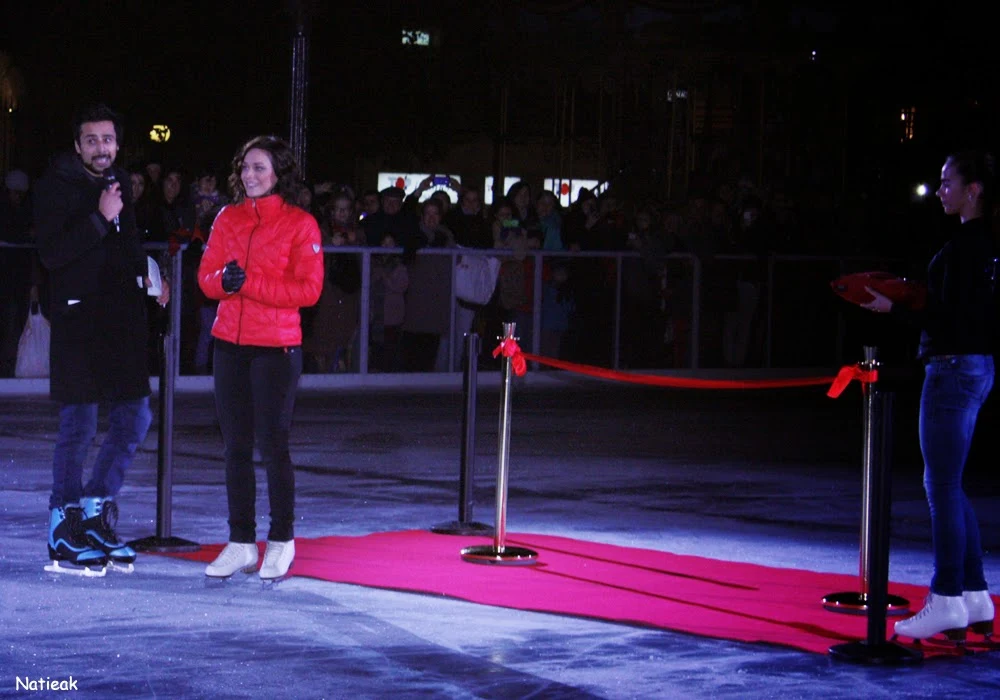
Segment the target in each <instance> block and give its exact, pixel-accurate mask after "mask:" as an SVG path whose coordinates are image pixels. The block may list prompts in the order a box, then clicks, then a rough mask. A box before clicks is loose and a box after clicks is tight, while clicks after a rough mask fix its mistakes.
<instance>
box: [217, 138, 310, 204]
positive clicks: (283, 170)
mask: <svg viewBox="0 0 1000 700" xmlns="http://www.w3.org/2000/svg"><path fill="white" fill-rule="evenodd" d="M255 148H259V149H260V150H262V151H266V152H267V154H268V156H269V157H270V159H271V167H272V168H273V169H274V174H275V175H276V176H277V178H278V181H277V182H276V183H275V185H274V189H273V190H271V194H280V195H281V198H282V199H284V200H285V201H286V202H288V203H289V204H295V203H296V201H297V195H298V187H299V182H300V177H299V166H298V163H296V162H295V155H294V154H293V153H292V149H291V148H290V147H289V146H288V144H287V143H286V142H285V141H284V140H282V139H279V138H278V137H277V136H257V137H255V138H252V139H250V140H249V141H247V142H246V143H245V144H243V145H242V146H241V147H240V149H239V150H238V151H236V155H235V156H234V157H233V172H232V174H231V175H230V176H229V191H230V193H231V194H232V195H233V201H234V202H237V203H238V202H242V201H243V200H244V199H246V197H247V191H246V188H244V187H243V180H242V178H241V177H240V174H241V172H242V170H243V160H244V159H245V158H246V155H247V153H249V152H250V151H252V150H253V149H255Z"/></svg>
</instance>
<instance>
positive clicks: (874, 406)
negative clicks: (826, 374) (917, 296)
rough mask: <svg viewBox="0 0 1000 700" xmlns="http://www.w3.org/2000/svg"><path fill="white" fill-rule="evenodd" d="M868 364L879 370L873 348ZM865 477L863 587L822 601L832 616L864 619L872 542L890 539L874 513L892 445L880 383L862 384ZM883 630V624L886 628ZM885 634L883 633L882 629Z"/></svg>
mask: <svg viewBox="0 0 1000 700" xmlns="http://www.w3.org/2000/svg"><path fill="white" fill-rule="evenodd" d="M864 352H865V361H864V364H863V365H862V369H864V370H865V371H867V372H871V371H874V370H877V369H878V366H879V363H878V349H877V348H875V347H872V346H865V348H864ZM862 387H863V389H862V391H863V392H864V393H863V395H862V401H863V402H862V420H863V425H862V445H861V449H862V467H863V469H862V477H861V556H860V566H859V569H860V575H859V578H860V585H859V590H858V591H846V592H841V593H831V594H830V595H828V596H826V597H824V598H823V607H825V608H826V609H827V610H830V611H832V612H845V613H853V614H856V615H864V614H866V613H868V609H869V603H870V602H871V596H870V593H871V578H872V576H871V574H872V572H871V568H870V567H871V555H872V551H871V548H872V546H873V538H881V537H884V538H885V539H888V537H889V533H888V521H887V522H886V523H885V530H884V531H880V530H878V529H875V528H873V524H874V523H875V522H876V521H877V518H878V513H877V511H876V510H875V508H876V507H877V506H881V502H880V500H879V499H881V498H882V495H881V494H879V493H878V490H877V489H876V486H877V485H878V484H879V483H880V482H877V481H876V479H881V478H882V476H881V475H880V473H879V472H885V471H888V466H887V461H888V450H889V449H890V445H889V444H888V443H887V442H885V440H884V438H885V432H886V431H887V430H891V426H889V425H886V423H891V417H890V416H889V415H888V413H887V412H886V411H885V407H884V406H883V405H882V401H884V400H885V399H884V397H885V396H887V395H888V392H884V391H880V390H879V388H878V383H877V382H872V383H870V384H862ZM885 554H886V567H887V568H888V550H887V551H886V552H885ZM885 596H886V598H885V604H884V606H883V607H884V610H883V614H885V613H888V614H889V615H905V614H906V613H907V611H908V608H909V605H910V602H909V601H908V600H906V599H905V598H900V597H899V596H891V595H888V593H886V594H885ZM883 627H884V624H883ZM883 633H884V629H883Z"/></svg>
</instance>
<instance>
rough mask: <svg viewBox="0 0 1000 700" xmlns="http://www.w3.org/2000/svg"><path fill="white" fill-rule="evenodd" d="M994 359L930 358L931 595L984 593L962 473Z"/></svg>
mask: <svg viewBox="0 0 1000 700" xmlns="http://www.w3.org/2000/svg"><path fill="white" fill-rule="evenodd" d="M993 372H994V368H993V357H992V356H990V355H943V356H938V357H933V358H930V359H929V360H928V362H927V367H926V370H925V376H924V387H923V392H922V393H921V395H920V451H921V452H922V453H923V456H924V490H925V491H926V492H927V504H928V506H930V513H931V533H932V536H933V539H934V577H933V578H932V579H931V592H933V593H936V594H938V595H946V596H958V595H962V591H982V590H985V589H986V587H987V586H986V579H985V578H984V576H983V553H982V547H981V545H980V542H979V524H978V523H977V522H976V514H975V513H974V512H973V510H972V504H971V503H969V499H968V497H966V495H965V491H964V490H963V489H962V472H963V471H964V469H965V461H966V458H967V457H968V456H969V448H970V447H971V445H972V435H973V432H975V428H976V417H977V416H978V415H979V409H980V408H981V407H982V405H983V402H984V401H985V400H986V397H987V396H988V395H989V393H990V389H991V388H992V386H993Z"/></svg>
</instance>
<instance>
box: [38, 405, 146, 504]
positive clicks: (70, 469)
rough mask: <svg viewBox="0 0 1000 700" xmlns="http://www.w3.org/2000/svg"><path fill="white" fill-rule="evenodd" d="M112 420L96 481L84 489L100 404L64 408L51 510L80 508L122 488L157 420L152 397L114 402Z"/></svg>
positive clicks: (54, 462)
mask: <svg viewBox="0 0 1000 700" xmlns="http://www.w3.org/2000/svg"><path fill="white" fill-rule="evenodd" d="M108 420H109V423H110V426H109V427H108V434H107V435H106V436H105V437H104V442H103V443H102V444H101V449H100V450H99V451H98V453H97V460H96V461H95V462H94V472H93V474H92V476H91V478H90V481H88V482H87V485H86V486H84V485H83V463H84V462H85V461H86V460H87V451H88V449H89V448H90V443H91V442H92V441H93V439H94V436H95V435H96V434H97V404H96V403H84V404H64V405H63V406H62V408H61V409H59V436H58V438H56V449H55V454H54V456H53V460H52V495H51V496H50V497H49V508H58V507H61V506H64V505H67V504H73V503H77V502H78V501H79V500H80V499H81V498H82V497H91V496H98V497H109V496H115V495H116V494H117V493H118V490H119V489H121V487H122V482H123V481H124V479H125V471H126V470H127V469H128V467H129V465H130V464H131V463H132V457H133V456H134V455H135V451H136V449H138V447H139V445H140V444H142V441H143V440H144V439H145V438H146V432H147V431H148V430H149V424H150V423H151V422H152V420H153V415H152V413H151V412H150V410H149V397H143V398H141V399H135V400H134V401H115V402H113V403H111V405H110V411H109V413H108Z"/></svg>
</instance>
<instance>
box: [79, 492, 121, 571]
mask: <svg viewBox="0 0 1000 700" xmlns="http://www.w3.org/2000/svg"><path fill="white" fill-rule="evenodd" d="M80 507H81V508H83V518H84V520H83V532H84V535H86V537H87V540H88V541H89V542H90V544H92V545H93V546H94V547H96V548H98V549H99V550H101V551H102V552H104V554H105V555H106V556H107V559H108V563H110V564H111V567H112V568H113V569H115V570H116V571H122V572H124V573H129V574H130V573H132V571H133V570H134V568H135V567H134V566H133V565H132V563H133V562H134V561H135V550H134V549H132V548H131V547H129V546H128V545H127V544H125V543H124V542H122V541H121V539H120V538H119V537H118V533H116V532H115V525H117V524H118V504H117V503H115V502H114V501H113V500H111V499H110V498H100V497H89V498H81V499H80Z"/></svg>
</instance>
